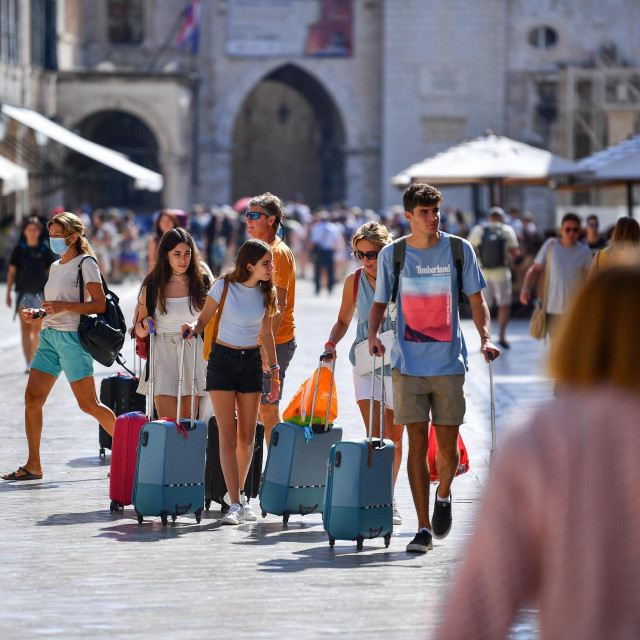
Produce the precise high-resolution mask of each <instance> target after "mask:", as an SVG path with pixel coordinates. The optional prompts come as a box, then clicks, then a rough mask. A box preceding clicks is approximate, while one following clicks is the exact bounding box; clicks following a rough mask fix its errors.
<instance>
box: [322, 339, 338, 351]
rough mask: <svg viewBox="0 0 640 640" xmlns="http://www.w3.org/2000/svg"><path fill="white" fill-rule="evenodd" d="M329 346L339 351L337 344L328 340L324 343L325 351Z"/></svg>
mask: <svg viewBox="0 0 640 640" xmlns="http://www.w3.org/2000/svg"><path fill="white" fill-rule="evenodd" d="M327 345H331V346H332V347H333V348H334V349H337V347H336V343H335V342H333V341H332V340H327V341H326V342H325V343H324V348H325V349H326V348H327Z"/></svg>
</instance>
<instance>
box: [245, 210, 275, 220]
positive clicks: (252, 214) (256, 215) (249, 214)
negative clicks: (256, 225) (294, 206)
mask: <svg viewBox="0 0 640 640" xmlns="http://www.w3.org/2000/svg"><path fill="white" fill-rule="evenodd" d="M260 216H264V217H265V218H268V217H269V216H268V215H267V214H266V213H264V211H245V212H244V217H245V218H246V219H247V220H248V219H249V218H251V219H252V220H257V219H258V218H259V217H260Z"/></svg>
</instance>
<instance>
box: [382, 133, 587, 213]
mask: <svg viewBox="0 0 640 640" xmlns="http://www.w3.org/2000/svg"><path fill="white" fill-rule="evenodd" d="M579 171H580V167H579V166H578V164H577V163H575V162H572V161H571V160H567V159H565V158H561V157H560V156H557V155H554V154H553V153H551V152H550V151H546V150H545V149H539V148H538V147H533V146H531V145H528V144H525V143H524V142H518V141H517V140H512V139H511V138H507V137H505V136H497V135H494V134H493V133H491V132H490V131H489V132H487V133H486V134H485V135H483V136H480V137H478V138H473V139H472V140H467V141H466V142H462V143H460V144H457V145H455V146H453V147H450V148H449V149H447V150H445V151H442V152H440V153H437V154H436V155H435V156H432V157H431V158H427V159H426V160H423V161H422V162H418V163H417V164H414V165H411V166H410V167H408V168H407V169H405V170H404V171H401V172H400V173H399V174H398V175H396V176H394V177H393V178H392V180H391V184H393V185H394V186H396V187H398V188H405V187H407V186H409V185H410V184H411V183H413V182H429V183H431V184H450V185H464V184H488V185H489V187H490V189H491V196H492V199H493V196H494V193H493V192H494V189H493V187H494V185H498V186H499V187H501V185H508V184H512V185H535V184H541V185H545V184H547V183H548V181H549V180H550V179H552V178H562V177H568V176H571V175H574V174H575V173H577V172H579ZM499 191H500V193H501V188H500V189H499ZM498 200H501V197H499V198H498ZM497 204H500V202H498V203H497Z"/></svg>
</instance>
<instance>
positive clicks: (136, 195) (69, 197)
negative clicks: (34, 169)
mask: <svg viewBox="0 0 640 640" xmlns="http://www.w3.org/2000/svg"><path fill="white" fill-rule="evenodd" d="M77 129H78V132H79V133H80V135H81V136H82V137H84V138H86V139H87V140H91V141H92V142H96V143H98V144H101V145H104V146H105V147H109V148H110V149H113V150H114V151H119V152H120V153H123V154H124V155H125V156H127V157H128V158H129V159H130V160H132V161H133V162H135V163H137V164H139V165H141V166H143V167H146V168H147V169H151V170H152V171H158V172H159V162H158V143H157V140H156V137H155V135H154V134H153V132H152V131H151V129H150V128H149V127H148V126H147V125H146V124H145V123H144V122H143V121H142V120H140V118H138V117H136V116H134V115H132V114H130V113H127V112H125V111H111V110H108V111H99V112H97V113H93V114H92V115H90V116H87V117H86V118H84V119H83V120H82V121H81V122H80V123H79V124H78V126H77ZM66 167H67V170H68V171H69V172H70V175H71V177H70V179H69V180H67V181H66V182H65V185H66V188H65V202H68V203H69V204H70V205H72V206H78V205H79V204H81V203H84V202H86V203H88V204H89V205H90V206H91V207H92V208H98V207H123V208H129V209H133V210H134V211H136V213H145V212H152V211H156V210H157V209H160V208H161V194H160V193H154V192H151V191H141V190H137V189H135V188H134V186H133V180H132V179H131V178H129V177H128V176H126V175H124V174H122V173H120V172H118V171H115V170H114V169H111V168H110V167H107V166H105V165H103V164H100V163H99V162H96V161H95V160H92V159H91V158H88V157H87V156H83V155H80V154H78V153H75V152H71V153H69V155H68V156H67V160H66Z"/></svg>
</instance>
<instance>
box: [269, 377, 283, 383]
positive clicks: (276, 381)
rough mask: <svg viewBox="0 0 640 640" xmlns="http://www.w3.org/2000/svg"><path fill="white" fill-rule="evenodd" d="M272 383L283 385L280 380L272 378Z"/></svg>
mask: <svg viewBox="0 0 640 640" xmlns="http://www.w3.org/2000/svg"><path fill="white" fill-rule="evenodd" d="M271 382H275V383H276V384H282V383H281V382H280V380H279V379H278V378H271Z"/></svg>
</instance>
